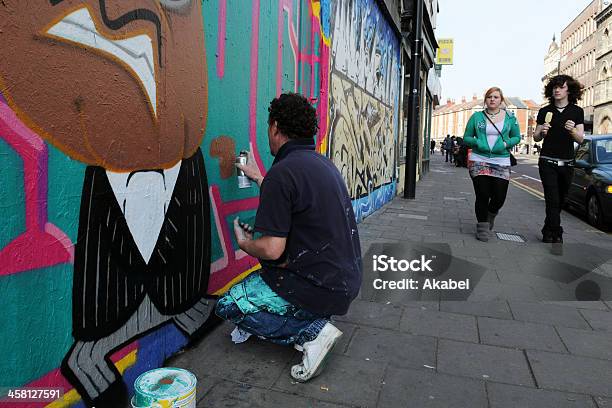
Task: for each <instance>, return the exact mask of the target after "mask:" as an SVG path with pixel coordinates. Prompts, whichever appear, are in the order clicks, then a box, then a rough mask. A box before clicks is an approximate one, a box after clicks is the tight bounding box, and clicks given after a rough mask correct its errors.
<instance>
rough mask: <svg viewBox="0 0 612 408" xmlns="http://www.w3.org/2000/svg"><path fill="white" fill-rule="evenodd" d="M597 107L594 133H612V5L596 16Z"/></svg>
mask: <svg viewBox="0 0 612 408" xmlns="http://www.w3.org/2000/svg"><path fill="white" fill-rule="evenodd" d="M596 22H597V32H596V35H595V37H596V41H597V48H596V53H595V60H596V63H595V74H596V76H597V82H596V84H595V101H594V105H595V109H594V115H593V116H594V118H593V134H607V133H612V38H610V37H611V36H612V5H608V6H606V7H605V8H604V9H603V10H602V11H601V12H600V13H599V14H598V15H597V17H596Z"/></svg>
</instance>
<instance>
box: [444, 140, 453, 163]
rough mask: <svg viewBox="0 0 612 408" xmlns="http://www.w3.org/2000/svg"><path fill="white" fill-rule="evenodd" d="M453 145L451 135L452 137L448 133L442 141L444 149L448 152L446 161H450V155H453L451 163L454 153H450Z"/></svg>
mask: <svg viewBox="0 0 612 408" xmlns="http://www.w3.org/2000/svg"><path fill="white" fill-rule="evenodd" d="M451 146H452V140H451V137H450V135H446V137H445V138H444V140H443V141H442V149H443V150H444V152H445V153H446V163H448V159H449V156H451V163H452V155H451V153H450V152H451Z"/></svg>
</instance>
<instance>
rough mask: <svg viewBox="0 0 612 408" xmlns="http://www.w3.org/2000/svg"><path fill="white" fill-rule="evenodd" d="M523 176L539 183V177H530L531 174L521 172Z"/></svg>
mask: <svg viewBox="0 0 612 408" xmlns="http://www.w3.org/2000/svg"><path fill="white" fill-rule="evenodd" d="M523 177H527V178H528V179H531V180H535V181H537V182H539V183H541V181H540V179H538V178H535V177H531V176H528V175H526V174H523Z"/></svg>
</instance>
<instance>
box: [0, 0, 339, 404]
mask: <svg viewBox="0 0 612 408" xmlns="http://www.w3.org/2000/svg"><path fill="white" fill-rule="evenodd" d="M332 3H333V2H332V1H331V0H281V1H271V0H252V1H246V0H244V1H243V0H240V1H238V0H219V1H214V2H201V1H196V0H129V1H127V0H126V1H121V2H119V1H114V2H110V1H107V0H49V1H47V0H38V1H31V2H23V1H17V0H4V1H2V2H0V38H1V39H2V43H1V46H0V158H2V160H1V161H0V206H1V207H2V208H3V209H6V210H5V213H6V216H5V217H3V218H0V285H1V287H2V289H3V292H2V293H3V296H2V298H1V299H0V307H2V308H3V310H4V311H5V313H4V314H3V315H4V316H5V317H3V319H5V320H3V321H2V324H3V327H4V328H6V329H7V330H8V332H10V333H12V336H2V337H1V338H0V348H1V349H2V350H4V352H3V357H5V358H3V359H0V384H2V385H3V386H4V385H7V386H29V387H60V388H62V389H64V392H65V394H64V396H63V397H62V399H61V400H58V401H55V402H52V403H50V404H48V403H42V402H32V403H27V404H24V407H25V408H39V407H45V406H48V407H53V408H57V407H79V408H80V407H84V406H96V407H103V406H112V407H117V406H123V405H122V402H123V401H122V402H120V403H117V402H115V400H120V399H122V398H121V397H123V396H125V395H126V394H129V393H131V392H133V389H132V388H131V387H132V384H133V381H134V379H135V378H136V377H137V376H138V375H139V374H140V373H142V372H144V371H145V370H147V369H151V368H154V367H159V366H160V365H162V364H163V362H164V359H165V358H167V357H169V356H170V355H172V354H173V353H176V352H177V351H178V350H180V349H181V348H182V347H184V346H185V345H186V344H188V343H189V342H193V341H197V340H198V339H199V338H201V336H202V335H203V334H205V333H206V332H207V331H208V330H209V329H210V327H211V323H212V322H211V320H210V319H208V318H209V315H210V311H211V309H212V303H209V302H211V297H214V295H215V294H219V293H222V292H223V291H224V290H226V288H227V287H229V286H230V285H231V284H232V283H233V282H235V281H237V280H238V279H241V278H242V277H244V276H245V275H247V274H248V273H250V272H252V271H253V270H256V269H257V268H258V267H259V265H258V263H257V260H256V259H254V258H251V257H249V256H247V255H246V254H245V253H244V252H243V251H241V250H239V249H238V248H237V246H236V245H235V243H234V241H233V236H232V233H231V220H232V219H233V218H234V217H235V216H237V215H240V216H241V217H249V216H252V215H253V214H254V213H255V210H256V208H257V205H258V198H257V196H258V191H257V189H256V188H255V187H253V188H251V189H238V188H237V185H236V178H235V173H234V168H233V162H234V158H235V155H236V153H237V152H238V151H240V150H243V149H251V150H252V151H253V152H254V153H255V157H256V160H257V163H258V165H259V166H260V168H261V169H265V168H267V167H269V166H270V164H271V162H272V157H271V156H270V154H269V151H268V141H267V133H266V129H267V123H266V119H267V107H268V103H269V101H270V100H271V99H272V98H274V97H275V96H276V95H277V94H278V93H280V92H284V91H296V92H301V93H303V94H304V95H306V96H307V97H308V98H310V100H311V101H312V102H313V104H314V105H315V106H316V108H317V112H318V115H319V119H320V122H321V126H320V132H319V135H318V136H317V146H318V149H319V151H320V152H322V153H326V152H327V151H328V149H329V140H330V139H329V123H330V122H331V117H330V116H329V106H330V92H329V86H330V85H329V84H330V61H331V58H330V56H331V48H330V47H331V44H332V42H331V38H332V31H331V10H332ZM244 38H249V39H250V40H249V42H248V43H245V42H244ZM205 45H206V47H205ZM16 49H19V50H20V52H14V50H16ZM34 328H35V329H34ZM34 331H35V332H34ZM7 356H10V358H6V357H7ZM15 367H19V369H18V370H15ZM10 404H11V403H10V402H7V401H6V400H4V401H3V400H2V396H0V406H1V407H4V406H7V407H10V406H11V405H10Z"/></svg>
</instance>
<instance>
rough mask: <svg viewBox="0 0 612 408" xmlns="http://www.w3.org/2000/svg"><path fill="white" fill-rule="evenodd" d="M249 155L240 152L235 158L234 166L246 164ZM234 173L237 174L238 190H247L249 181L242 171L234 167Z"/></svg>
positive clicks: (249, 184) (249, 185)
mask: <svg viewBox="0 0 612 408" xmlns="http://www.w3.org/2000/svg"><path fill="white" fill-rule="evenodd" d="M248 157H249V154H248V152H246V151H244V150H242V151H240V154H239V155H238V156H236V164H247V162H248ZM236 173H237V174H238V188H249V187H251V180H250V179H249V178H248V177H247V176H246V175H245V174H244V171H242V170H240V169H239V168H237V167H236Z"/></svg>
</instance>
